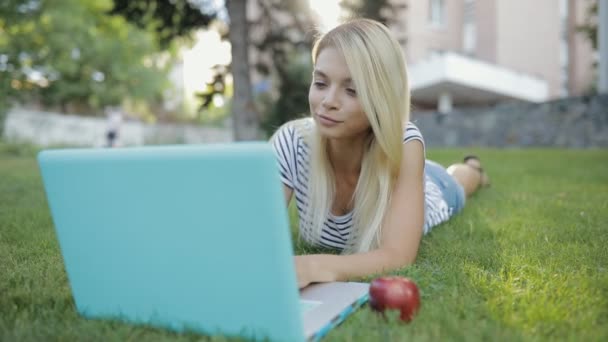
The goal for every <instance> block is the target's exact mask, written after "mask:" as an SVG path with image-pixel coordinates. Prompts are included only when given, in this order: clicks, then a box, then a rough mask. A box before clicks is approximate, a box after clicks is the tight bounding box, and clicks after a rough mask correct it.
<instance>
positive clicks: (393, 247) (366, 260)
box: [295, 140, 424, 287]
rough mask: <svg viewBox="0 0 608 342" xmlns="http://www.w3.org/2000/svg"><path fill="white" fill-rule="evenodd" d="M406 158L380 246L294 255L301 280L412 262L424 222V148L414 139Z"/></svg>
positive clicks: (380, 270)
mask: <svg viewBox="0 0 608 342" xmlns="http://www.w3.org/2000/svg"><path fill="white" fill-rule="evenodd" d="M403 154H404V157H403V161H402V162H401V170H400V172H399V177H398V179H397V183H396V185H395V189H394V191H393V195H392V200H391V203H390V207H389V209H388V212H387V213H386V217H385V220H384V226H383V227H382V237H381V241H380V246H379V247H378V248H377V249H375V250H372V251H369V252H366V253H357V254H352V255H328V254H314V255H302V256H296V257H295V264H296V271H297V276H298V283H299V285H300V287H304V286H306V285H308V284H310V283H312V282H327V281H341V280H349V279H352V278H358V277H364V276H368V275H372V274H377V273H383V272H388V271H391V270H394V269H398V268H401V267H404V266H406V265H409V264H411V263H413V262H414V261H415V260H416V255H417V254H418V246H419V245H420V239H421V238H422V232H423V225H424V150H423V146H422V143H421V142H419V141H417V140H413V141H410V142H408V143H406V144H404V145H403Z"/></svg>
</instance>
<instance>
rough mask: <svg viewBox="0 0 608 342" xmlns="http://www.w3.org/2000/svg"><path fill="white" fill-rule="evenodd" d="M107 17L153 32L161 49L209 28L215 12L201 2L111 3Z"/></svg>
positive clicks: (132, 0) (123, 0)
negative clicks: (178, 39) (197, 31)
mask: <svg viewBox="0 0 608 342" xmlns="http://www.w3.org/2000/svg"><path fill="white" fill-rule="evenodd" d="M203 9H204V10H205V11H203ZM109 13H110V14H119V15H122V16H123V17H125V19H127V20H128V21H129V22H131V23H133V24H135V25H136V26H137V27H139V28H142V29H153V30H154V31H155V32H156V37H157V38H158V41H159V44H160V47H161V48H163V49H165V48H167V47H169V45H170V44H171V42H172V41H173V40H174V39H175V38H178V37H187V36H189V35H190V33H192V31H193V30H196V29H199V28H202V27H207V26H209V24H210V23H211V22H212V21H213V20H214V19H215V18H216V17H217V8H215V7H214V6H212V5H211V4H208V3H207V2H205V1H201V0H199V1H192V0H172V1H166V0H157V1H153V0H152V1H151V0H114V7H113V8H112V9H111V10H110V11H109Z"/></svg>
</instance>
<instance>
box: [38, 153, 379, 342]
mask: <svg viewBox="0 0 608 342" xmlns="http://www.w3.org/2000/svg"><path fill="white" fill-rule="evenodd" d="M38 163H39V166H40V169H41V173H42V179H43V183H44V187H45V192H46V195H47V200H48V203H49V207H50V210H51V214H52V217H53V223H54V226H55V230H56V235H57V238H58V241H59V246H60V248H61V253H62V256H63V261H64V264H65V269H66V272H67V275H68V279H69V283H70V288H71V290H72V295H73V298H74V302H75V305H76V308H77V310H78V312H79V313H80V314H81V315H82V316H84V317H86V318H91V319H112V320H120V321H124V322H127V323H133V324H145V325H151V326H157V327H163V328H167V329H170V330H174V331H178V332H182V331H189V332H198V333H202V334H205V335H225V336H241V337H245V338H248V339H253V340H263V339H270V340H274V341H304V340H318V339H320V338H321V337H323V336H324V335H325V334H326V333H327V332H328V331H329V330H331V329H332V328H333V327H335V326H336V325H337V324H339V323H340V322H341V321H342V320H344V319H345V318H346V316H348V315H349V314H350V313H352V312H353V311H354V310H355V309H356V308H358V307H359V306H361V305H362V304H364V303H365V302H366V301H367V299H368V290H369V284H366V283H355V282H333V283H320V284H313V285H311V286H308V287H307V288H305V289H303V290H299V289H298V286H297V280H296V275H295V269H294V263H293V255H294V254H293V244H292V241H291V233H290V229H289V224H288V215H287V208H286V205H285V200H284V195H283V191H282V185H281V181H280V178H279V172H278V167H277V164H276V159H275V155H274V151H273V150H272V147H271V146H270V144H268V143H265V142H239V143H228V144H208V145H176V146H152V147H132V148H121V149H59V150H45V151H42V152H41V153H40V154H39V155H38Z"/></svg>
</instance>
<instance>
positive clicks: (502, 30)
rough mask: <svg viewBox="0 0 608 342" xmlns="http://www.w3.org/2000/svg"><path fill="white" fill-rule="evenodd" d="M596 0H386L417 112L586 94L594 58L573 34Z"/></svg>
mask: <svg viewBox="0 0 608 342" xmlns="http://www.w3.org/2000/svg"><path fill="white" fill-rule="evenodd" d="M596 1H597V0H534V1H527V0H508V1H507V0H409V1H408V0H394V1H393V3H398V4H401V5H405V7H404V8H405V10H402V11H399V12H398V13H396V14H395V16H394V17H393V20H392V22H391V28H392V29H393V31H395V33H396V34H397V36H398V37H399V38H400V41H402V43H403V46H404V50H405V53H406V58H407V60H408V65H409V73H410V84H411V88H412V100H413V102H414V105H415V106H417V107H419V108H429V109H431V108H438V109H439V110H440V111H443V112H449V111H450V110H451V108H452V107H453V106H469V105H473V106H474V105H486V104H493V103H496V102H500V101H508V100H519V101H529V102H542V101H546V100H550V99H554V98H559V97H563V96H575V95H581V94H584V93H587V92H589V90H590V89H591V87H592V84H593V82H594V70H593V63H594V52H593V48H592V44H591V42H590V41H589V39H588V38H587V37H586V36H585V35H584V34H583V33H581V32H579V30H578V27H579V26H580V25H582V24H583V23H584V22H585V21H586V20H587V11H588V8H589V7H590V6H591V5H592V4H593V3H594V2H596Z"/></svg>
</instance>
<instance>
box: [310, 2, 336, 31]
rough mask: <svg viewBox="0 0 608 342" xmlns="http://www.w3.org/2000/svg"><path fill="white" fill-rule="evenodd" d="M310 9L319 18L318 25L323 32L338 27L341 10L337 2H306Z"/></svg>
mask: <svg viewBox="0 0 608 342" xmlns="http://www.w3.org/2000/svg"><path fill="white" fill-rule="evenodd" d="M308 2H309V4H310V8H311V9H312V10H313V12H315V14H316V15H317V16H318V17H319V25H320V27H321V29H322V30H323V31H329V30H331V29H332V28H334V27H336V26H338V24H339V23H340V15H341V12H342V9H341V8H340V5H339V2H340V1H339V0H308Z"/></svg>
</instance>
